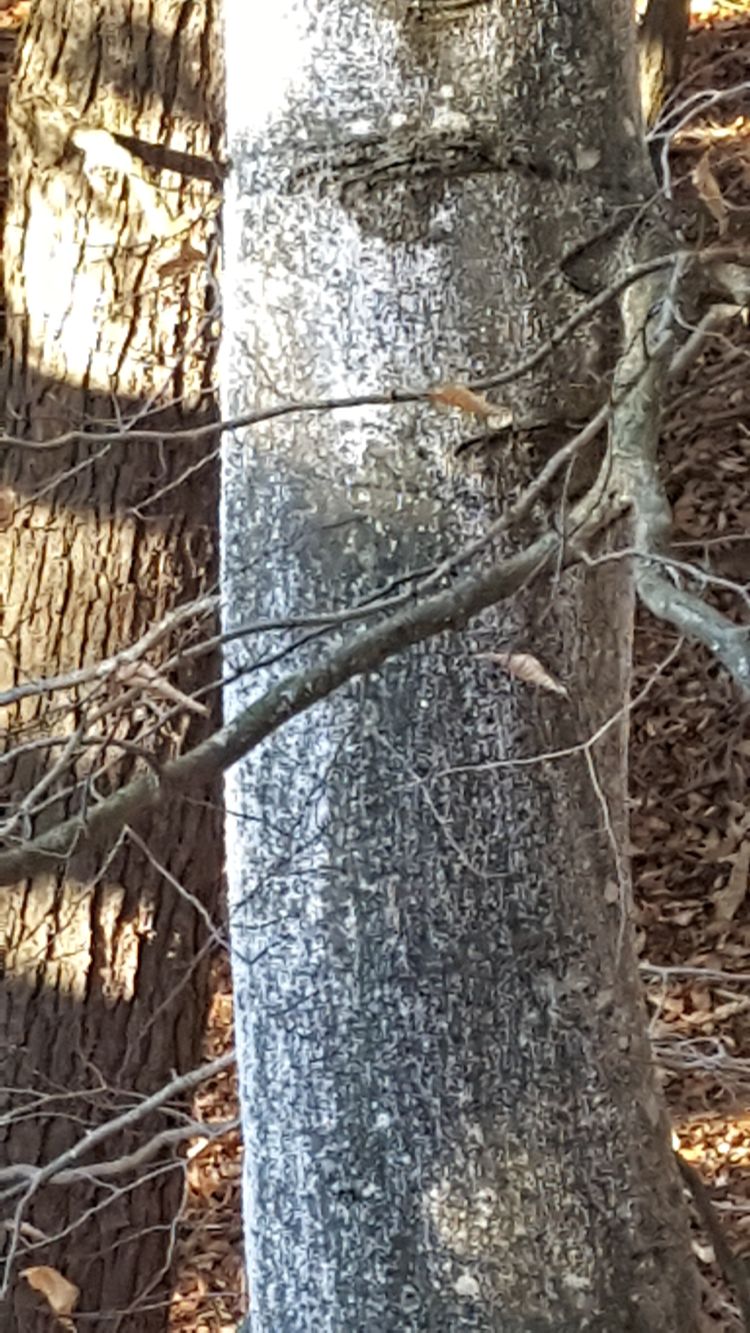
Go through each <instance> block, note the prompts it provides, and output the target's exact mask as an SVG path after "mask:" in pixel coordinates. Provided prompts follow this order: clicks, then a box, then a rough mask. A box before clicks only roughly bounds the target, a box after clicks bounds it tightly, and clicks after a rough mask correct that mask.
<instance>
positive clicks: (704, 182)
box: [692, 150, 729, 236]
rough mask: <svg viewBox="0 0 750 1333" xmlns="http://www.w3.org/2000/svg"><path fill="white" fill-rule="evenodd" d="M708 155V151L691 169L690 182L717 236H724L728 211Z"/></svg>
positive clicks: (727, 223)
mask: <svg viewBox="0 0 750 1333" xmlns="http://www.w3.org/2000/svg"><path fill="white" fill-rule="evenodd" d="M709 155H710V150H709V152H706V153H704V154H703V157H702V158H701V159H700V161H699V162H698V163H697V164H696V165H695V166H694V167H693V172H692V181H693V185H694V186H695V188H696V190H697V191H698V194H699V195H700V197H701V199H702V201H703V203H704V204H705V205H706V208H707V209H708V211H709V213H710V214H711V217H712V218H713V219H714V221H715V222H716V224H717V226H718V228H719V235H720V236H724V235H725V234H726V230H727V226H728V225H729V210H728V209H727V206H726V204H725V203H724V196H723V194H722V193H721V186H720V185H719V182H718V181H717V179H716V177H715V175H714V173H713V171H712V170H711V164H710V162H709V160H708V159H709Z"/></svg>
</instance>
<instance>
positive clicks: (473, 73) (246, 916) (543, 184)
mask: <svg viewBox="0 0 750 1333" xmlns="http://www.w3.org/2000/svg"><path fill="white" fill-rule="evenodd" d="M630 11H631V6H630V0H615V3H610V0H596V3H594V4H593V5H592V6H589V7H587V9H586V15H585V19H584V17H583V16H582V14H581V12H580V10H579V9H577V8H576V7H572V8H571V7H570V6H567V5H558V4H556V3H553V0H544V2H542V0H534V4H533V5H532V4H531V3H529V2H528V0H527V2H525V3H521V4H517V3H514V4H512V5H511V4H509V3H508V4H502V3H498V2H497V0H495V2H494V3H487V4H455V5H451V4H442V3H436V2H435V0H433V2H432V3H428V2H427V0H420V2H419V3H417V4H415V5H413V6H408V7H407V6H406V5H397V4H393V3H391V2H390V0H386V2H384V3H377V4H374V5H373V4H371V3H365V2H364V0H351V2H348V3H347V4H343V3H342V4H340V5H338V6H335V5H332V4H331V3H323V0H305V3H301V4H299V5H294V4H292V3H291V0H288V3H287V0H279V2H278V3H276V4H274V5H273V6H272V7H269V8H268V12H267V13H266V14H264V18H263V23H262V25H261V24H259V23H258V20H257V18H256V17H254V16H251V15H250V14H249V12H248V11H247V6H246V5H245V3H244V0H233V2H232V3H230V4H229V6H228V15H227V25H228V31H227V41H228V53H229V94H228V107H229V137H230V154H231V158H232V162H233V171H232V182H231V190H230V199H229V202H228V205H227V216H226V244H227V261H226V272H225V280H224V281H225V293H226V321H227V330H228V332H227V344H226V351H225V367H226V379H227V398H226V403H225V407H226V409H227V410H228V411H229V413H230V414H235V413H240V412H243V411H246V410H248V409H249V408H253V407H255V406H257V405H259V404H266V405H272V404H274V403H277V402H278V401H279V400H280V399H294V398H300V399H309V398H311V397H316V396H319V397H328V396H331V395H334V396H335V395H347V394H357V393H370V392H378V391H387V390H390V389H396V388H403V387H408V386H425V385H430V384H435V383H438V382H444V381H451V382H465V381H466V380H467V379H469V378H472V377H477V376H482V375H486V374H487V373H489V372H492V371H496V370H502V369H505V368H507V367H508V366H509V365H510V364H512V363H513V361H514V360H515V359H516V358H517V357H519V356H521V355H522V354H523V353H525V352H528V351H530V350H533V348H534V347H535V346H537V345H538V344H539V342H540V340H541V339H543V338H544V337H545V335H546V334H547V333H548V332H549V330H550V328H551V327H552V325H553V324H554V322H555V320H557V319H558V318H560V317H563V316H565V315H567V314H569V313H571V310H572V309H573V308H574V305H575V302H576V301H577V300H580V299H581V298H580V297H579V296H578V294H577V293H576V292H575V291H574V290H573V288H572V287H571V286H569V285H568V284H567V283H566V282H565V279H564V277H563V274H562V270H561V267H560V260H561V256H562V255H563V253H564V252H565V251H566V250H567V249H568V247H570V246H571V245H574V244H575V243H576V242H578V241H579V240H580V239H581V238H582V237H583V236H585V235H588V234H591V233H592V232H595V231H596V230H597V229H598V228H601V227H602V226H603V225H604V224H606V223H607V221H608V219H611V218H612V215H613V210H614V209H615V208H621V207H627V206H629V205H633V204H637V203H638V202H639V201H640V198H641V190H642V184H643V176H642V172H643V171H644V170H647V159H646V158H645V155H644V150H643V146H642V142H641V137H640V135H639V130H638V112H637V110H636V105H635V96H636V93H635V89H636V83H637V80H636V77H635V53H634V42H633V34H632V20H631V12H630ZM603 356H604V359H605V360H606V349H604V347H603V342H602V337H601V336H599V335H595V334H594V333H593V332H591V333H590V334H587V336H586V338H581V339H579V340H571V342H570V343H569V345H567V346H566V347H564V348H562V349H560V351H559V352H558V354H557V356H556V359H555V361H554V363H553V364H552V365H550V366H549V367H548V368H546V369H544V371H543V372H538V373H537V374H536V375H535V377H534V380H533V382H531V381H523V382H521V383H520V384H519V385H518V386H515V388H514V389H513V390H512V392H511V393H510V396H505V391H503V399H502V401H503V403H504V404H507V405H510V406H512V407H514V408H515V410H516V411H517V412H519V413H521V414H522V413H524V412H525V411H527V410H532V411H534V412H544V413H547V414H548V415H549V414H550V413H551V414H552V415H557V416H573V417H581V416H585V413H586V412H587V411H588V410H589V407H590V405H591V403H592V402H593V401H595V400H596V394H597V392H600V389H599V384H600V374H601V364H602V357H603ZM467 422H468V424H467ZM472 432H474V433H475V432H476V423H474V424H472V423H471V421H470V420H469V419H468V418H466V417H461V416H460V414H458V413H451V412H450V411H446V412H443V413H441V412H440V411H439V410H438V409H436V408H435V407H433V406H431V405H428V404H426V403H419V404H412V405H408V406H404V405H402V406H393V407H390V408H387V409H377V410H376V409H373V408H351V409H346V410H339V411H336V412H327V413H320V414H309V413H308V414H304V415H303V414H299V415H294V414H292V415H288V416H284V417H280V418H278V419H276V420H274V421H271V422H269V423H266V424H264V425H262V426H259V427H257V428H255V429H253V430H252V431H250V432H248V433H246V434H242V433H240V432H238V433H237V434H236V435H235V436H234V437H233V438H230V439H228V442H227V446H226V450H225V457H224V467H225V474H224V475H225V480H224V500H223V505H224V529H225V541H224V557H223V559H224V567H223V578H224V592H225V601H226V611H225V627H226V629H227V630H237V629H238V628H239V627H240V626H241V625H242V624H243V623H246V622H248V621H252V620H254V619H257V618H258V617H269V616H270V617H283V616H287V615H292V614H293V615H301V614H305V613H310V612H313V611H317V610H320V609H321V608H329V607H342V606H346V605H349V606H351V605H353V604H354V603H356V602H357V601H358V600H360V601H361V600H364V599H367V598H369V597H371V596H372V595H373V593H374V592H376V591H377V590H383V589H389V588H390V589H391V590H392V589H394V588H403V587H404V586H405V585H404V583H403V582H400V580H402V579H403V577H404V575H405V573H406V572H407V571H414V570H417V569H420V568H422V567H424V566H429V565H432V564H434V563H435V562H436V561H438V560H440V559H442V558H443V557H445V556H446V555H447V554H448V553H449V552H451V551H454V550H457V549H458V548H459V547H460V546H461V545H462V544H464V543H465V542H466V541H467V540H469V539H471V538H473V537H475V536H476V535H477V534H478V533H479V532H480V531H481V530H482V529H483V527H484V525H485V524H486V523H487V522H488V520H489V519H490V518H491V517H492V516H493V515H494V514H495V513H496V512H497V504H498V499H499V498H502V497H499V496H498V488H499V490H500V492H502V494H503V495H507V494H508V493H510V492H512V491H513V490H514V488H517V487H518V486H520V485H522V484H523V482H524V480H528V479H529V478H530V477H531V476H532V475H533V474H534V472H535V469H536V468H537V467H538V465H539V458H538V457H537V456H536V455H535V454H534V451H533V450H532V451H531V452H529V451H528V450H527V449H525V448H524V447H523V445H522V444H518V442H517V444H516V445H515V446H511V445H508V447H507V451H506V452H505V453H503V454H501V455H500V456H499V457H498V456H496V457H495V458H494V459H493V458H490V459H487V458H486V457H485V456H484V455H483V458H482V461H481V462H480V463H479V464H470V465H468V466H466V467H463V466H461V465H459V464H457V463H456V461H455V455H456V448H457V445H458V444H459V443H461V442H462V440H464V439H465V437H466V436H467V435H470V434H472ZM562 438H564V437H561V440H562ZM560 442H561V441H560ZM465 452H466V453H468V455H469V456H471V454H472V450H467V451H465ZM461 456H463V455H461ZM631 611H632V596H631V588H630V583H629V581H628V575H627V573H626V571H625V570H624V568H622V567H620V566H612V567H607V568H606V569H605V570H604V571H603V572H600V573H599V574H597V575H596V576H588V577H586V578H584V577H583V576H582V575H581V574H571V575H565V576H564V577H562V578H561V579H558V580H557V581H553V579H552V577H551V576H550V578H549V579H546V580H544V581H543V582H542V583H541V584H539V585H538V587H536V588H530V589H529V590H528V591H527V593H526V594H525V595H524V596H523V597H521V598H519V599H517V601H516V603H515V604H514V605H513V607H512V608H509V607H507V606H503V607H500V608H498V609H497V610H494V611H492V612H491V613H487V614H485V615H484V616H483V617H480V618H479V619H478V621H477V622H476V623H475V624H472V625H471V626H470V627H469V629H467V630H466V631H463V632H455V633H451V632H446V633H445V634H444V635H442V636H440V637H438V638H436V639H434V640H432V641H430V642H429V643H427V644H425V645H421V646H418V647H413V648H410V649H409V650H407V651H405V652H404V653H403V654H402V655H401V656H399V657H397V658H395V659H393V660H392V661H390V662H389V663H388V664H387V665H386V666H385V667H384V668H383V669H382V670H380V671H378V672H376V673H374V674H372V675H371V676H369V677H368V678H365V679H360V680H356V681H353V682H351V683H350V684H349V685H348V686H347V687H345V688H343V689H341V690H340V691H338V692H337V693H336V694H335V695H334V696H333V697H332V698H330V699H329V700H328V701H327V702H326V703H325V704H322V705H318V706H317V707H315V708H314V709H313V710H311V711H310V712H309V713H308V714H305V715H304V716H302V717H300V718H298V719H296V720H295V721H294V722H293V723H292V724H290V725H288V726H287V727H286V728H285V729H284V730H283V731H282V732H281V733H279V734H277V735H276V736H274V737H273V738H272V739H271V740H270V741H269V742H268V743H266V744H265V745H264V746H263V747H262V749H261V750H260V751H257V752H255V753H254V755H253V756H252V757H251V758H250V759H249V760H248V761H247V762H244V763H243V764H241V765H240V766H239V767H238V768H237V769H235V770H234V771H233V773H232V775H231V777H230V780H229V785H228V805H229V837H230V848H231V850H230V864H229V882H230V906H231V922H232V947H233V966H234V977H235V987H236V1006H237V1038H238V1050H239V1058H240V1071H241V1087H242V1104H243V1120H244V1127H245V1134H246V1142H247V1159H246V1176H245V1191H246V1192H245V1200H246V1205H245V1225H246V1243H247V1255H248V1268H249V1281H250V1292H251V1313H250V1327H251V1328H252V1330H254V1333H298V1331H299V1333H302V1330H315V1333H353V1331H354V1330H373V1331H374V1330H378V1333H409V1331H411V1330H413V1331H414V1333H422V1331H426V1330H430V1331H431V1333H449V1331H450V1333H454V1331H455V1333H459V1331H461V1330H500V1331H501V1333H536V1331H537V1330H538V1331H539V1333H541V1330H545V1333H546V1331H549V1333H562V1331H563V1330H566V1331H569V1330H573V1329H575V1330H584V1329H585V1330H599V1331H600V1333H605V1331H606V1333H624V1330H631V1331H632V1333H635V1331H636V1330H638V1333H657V1330H658V1333H664V1330H666V1329H678V1328H679V1329H680V1330H684V1333H688V1331H689V1330H695V1329H697V1326H698V1325H697V1313H696V1296H695V1286H694V1282H693V1277H692V1268H691V1260H690V1254H689V1248H688V1244H687V1238H686V1224H685V1216H684V1209H683V1203H682V1200H681V1194H680V1188H679V1184H678V1181H677V1178H676V1172H675V1170H674V1166H673V1162H672V1160H671V1154H670V1148H669V1139H668V1130H667V1124H666V1117H665V1114H664V1109H663V1105H662V1102H661V1099H660V1096H659V1094H658V1091H657V1089H656V1087H655V1084H654V1080H653V1078H652V1072H651V1064H650V1054H649V1049H648V1044H647V1041H646V1038H645V1034H644V1025H643V1015H642V1011H641V1005H640V999H639V990H638V982H637V975H636V970H635V965H634V961H633V957H632V953H631V949H630V942H629V932H628V929H627V925H626V923H625V922H624V913H625V912H626V911H627V903H626V901H623V895H624V896H625V898H626V896H627V872H626V869H624V867H623V864H622V861H623V853H622V851H621V850H620V849H621V848H622V846H623V845H624V822H625V821H624V811H625V804H624V791H625V767H624V749H625V740H626V736H625V727H624V725H623V724H622V723H621V722H618V723H617V724H615V725H613V726H612V727H611V728H610V730H609V731H608V733H607V735H606V737H605V739H604V740H603V741H602V742H601V743H598V744H597V745H596V746H595V747H594V748H593V750H592V754H591V765H590V764H589V763H588V761H587V758H586V755H585V754H584V753H582V752H581V751H580V750H578V751H576V752H575V753H573V754H569V755H568V756H567V757H563V758H558V759H556V760H553V759H548V760H544V761H540V762H537V763H528V762H525V761H526V760H528V759H529V758H530V757H531V756H533V755H534V754H537V753H539V752H550V751H557V750H561V749H566V748H567V747H570V746H571V745H575V744H576V743H577V742H580V741H582V740H585V739H586V738H587V737H588V736H589V735H591V734H592V732H593V731H594V729H595V728H596V727H597V726H598V725H600V724H601V723H602V722H603V721H604V720H606V719H607V718H608V717H611V716H613V715H615V714H617V711H618V709H620V708H621V707H622V705H623V701H624V700H625V698H626V696H627V689H628V661H629V654H630V620H631ZM356 633H357V629H356V627H352V626H351V625H344V626H342V627H339V628H338V629H334V630H332V631H330V632H329V633H328V634H327V635H321V634H319V633H313V632H307V633H305V632H302V631H295V632H288V633H283V634H258V635H254V636H251V637H245V638H242V639H240V640H238V641H237V642H236V643H235V645H234V646H233V647H231V648H230V650H229V652H228V663H227V665H228V667H229V668H231V672H232V673H233V674H234V680H233V683H232V685H231V686H230V687H229V689H228V691H227V700H226V702H227V708H228V712H229V714H230V716H231V714H232V713H233V712H234V711H235V710H236V709H237V708H238V707H239V706H240V705H241V704H243V703H245V702H247V701H248V700H250V699H252V698H254V697H255V696H256V695H257V694H258V693H259V692H260V691H261V690H262V689H263V688H265V687H266V686H267V685H268V684H269V682H271V681H272V680H275V679H277V678H278V677H279V675H280V674H281V673H283V672H284V671H287V670H289V669H290V667H291V666H292V665H296V666H299V665H303V664H304V663H306V662H313V661H316V660H318V659H319V657H320V655H321V654H324V653H325V652H326V649H327V647H328V646H329V645H330V644H331V643H337V642H340V641H341V640H342V638H343V637H344V636H345V635H351V634H356ZM496 649H501V650H504V651H507V650H514V651H515V650H519V651H528V652H533V653H534V654H535V655H536V656H537V657H538V658H540V659H541V660H542V661H543V662H544V664H545V666H546V667H547V668H548V669H549V670H551V671H553V672H554V673H555V674H556V675H557V676H558V677H560V678H561V679H563V680H564V681H565V683H566V685H567V687H568V694H569V697H568V698H567V699H564V698H560V697H556V696H552V695H543V694H541V693H535V692H534V691H533V690H532V689H530V688H529V687H528V686H525V685H522V684H520V683H519V682H514V681H512V680H509V679H508V678H507V677H505V676H503V675H502V673H501V672H500V671H499V669H498V667H497V666H496V665H493V664H492V663H491V662H490V661H488V660H487V659H486V658H483V657H481V656H479V654H480V653H481V652H485V651H493V650H496ZM592 772H593V774H594V775H595V779H596V780H595V781H593V780H592ZM605 811H606V817H605ZM616 844H619V846H616ZM613 885H617V886H618V887H617V891H616V892H615V891H613V888H612V886H613Z"/></svg>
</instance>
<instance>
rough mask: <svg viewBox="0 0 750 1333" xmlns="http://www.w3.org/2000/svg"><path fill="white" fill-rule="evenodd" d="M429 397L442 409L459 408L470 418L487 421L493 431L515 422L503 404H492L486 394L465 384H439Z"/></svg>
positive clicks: (431, 390) (508, 409)
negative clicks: (475, 390)
mask: <svg viewBox="0 0 750 1333" xmlns="http://www.w3.org/2000/svg"><path fill="white" fill-rule="evenodd" d="M427 397H428V398H429V400H430V402H431V403H437V404H438V405H439V406H440V407H457V408H458V409H459V411H461V412H466V413H468V414H469V416H474V417H479V418H480V419H481V420H482V421H486V422H487V423H488V425H490V426H491V427H492V429H493V430H503V429H504V428H505V427H506V426H509V425H510V424H511V423H512V421H513V413H512V411H511V410H510V408H509V407H505V406H503V404H502V403H490V402H489V401H488V400H487V399H486V398H485V397H484V394H481V393H475V392H474V390H473V389H469V388H468V387H467V385H465V384H438V385H437V386H436V388H434V389H430V391H429V393H428V395H427Z"/></svg>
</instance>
